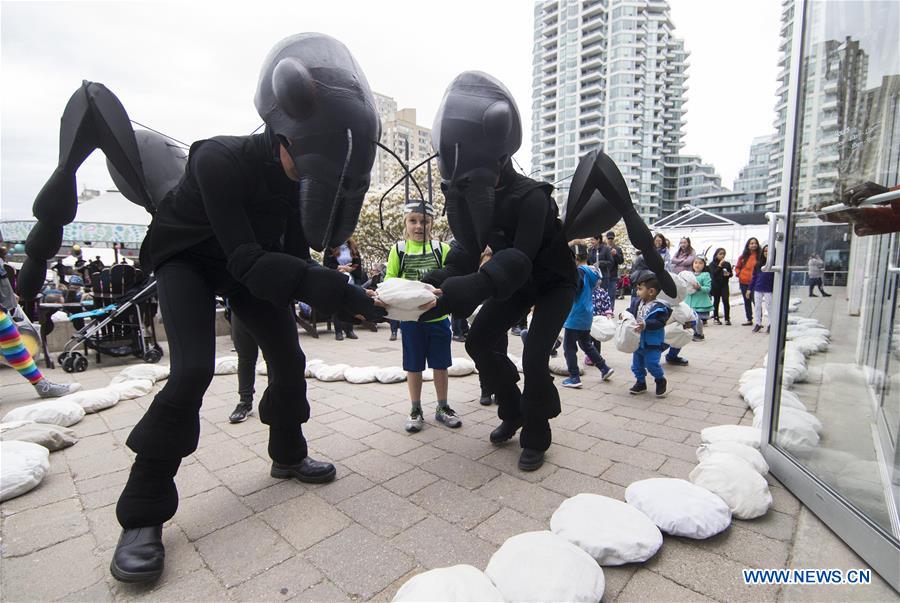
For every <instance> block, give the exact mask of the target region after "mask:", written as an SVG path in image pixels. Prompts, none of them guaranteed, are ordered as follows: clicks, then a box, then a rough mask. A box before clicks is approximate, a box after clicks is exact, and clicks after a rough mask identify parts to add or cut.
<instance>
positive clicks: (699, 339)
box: [691, 335, 706, 341]
mask: <svg viewBox="0 0 900 603" xmlns="http://www.w3.org/2000/svg"><path fill="white" fill-rule="evenodd" d="M704 339H706V336H705V335H694V336H693V337H691V341H703V340H704Z"/></svg>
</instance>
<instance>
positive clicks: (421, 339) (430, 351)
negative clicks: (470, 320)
mask: <svg viewBox="0 0 900 603" xmlns="http://www.w3.org/2000/svg"><path fill="white" fill-rule="evenodd" d="M400 335H401V337H402V340H403V370H404V371H409V372H411V373H421V372H422V371H424V370H425V361H426V360H427V361H428V367H429V368H431V369H438V370H442V369H447V368H450V365H451V364H452V363H453V358H452V356H451V354H450V336H451V335H452V333H451V331H450V319H449V318H445V319H444V320H442V321H440V322H414V321H404V322H401V323H400Z"/></svg>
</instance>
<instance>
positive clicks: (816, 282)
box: [808, 276, 825, 295]
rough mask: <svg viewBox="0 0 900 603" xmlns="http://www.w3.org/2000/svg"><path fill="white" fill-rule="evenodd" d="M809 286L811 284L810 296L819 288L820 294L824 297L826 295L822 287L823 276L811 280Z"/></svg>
mask: <svg viewBox="0 0 900 603" xmlns="http://www.w3.org/2000/svg"><path fill="white" fill-rule="evenodd" d="M808 284H809V294H810V295H812V294H813V288H814V287H818V288H819V293H821V294H822V295H825V288H824V287H823V286H822V277H821V276H820V277H818V278H810V279H809V283H808Z"/></svg>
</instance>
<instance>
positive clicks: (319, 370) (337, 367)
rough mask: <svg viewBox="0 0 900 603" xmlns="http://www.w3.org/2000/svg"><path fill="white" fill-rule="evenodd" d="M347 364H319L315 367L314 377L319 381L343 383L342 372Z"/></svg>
mask: <svg viewBox="0 0 900 603" xmlns="http://www.w3.org/2000/svg"><path fill="white" fill-rule="evenodd" d="M348 368H350V365H349V364H340V363H339V364H320V365H318V366H317V367H316V370H315V376H316V379H318V380H319V381H343V380H344V371H346V370H347V369H348Z"/></svg>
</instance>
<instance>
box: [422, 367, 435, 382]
mask: <svg viewBox="0 0 900 603" xmlns="http://www.w3.org/2000/svg"><path fill="white" fill-rule="evenodd" d="M422 381H434V370H433V369H430V368H427V369H425V370H424V371H422Z"/></svg>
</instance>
